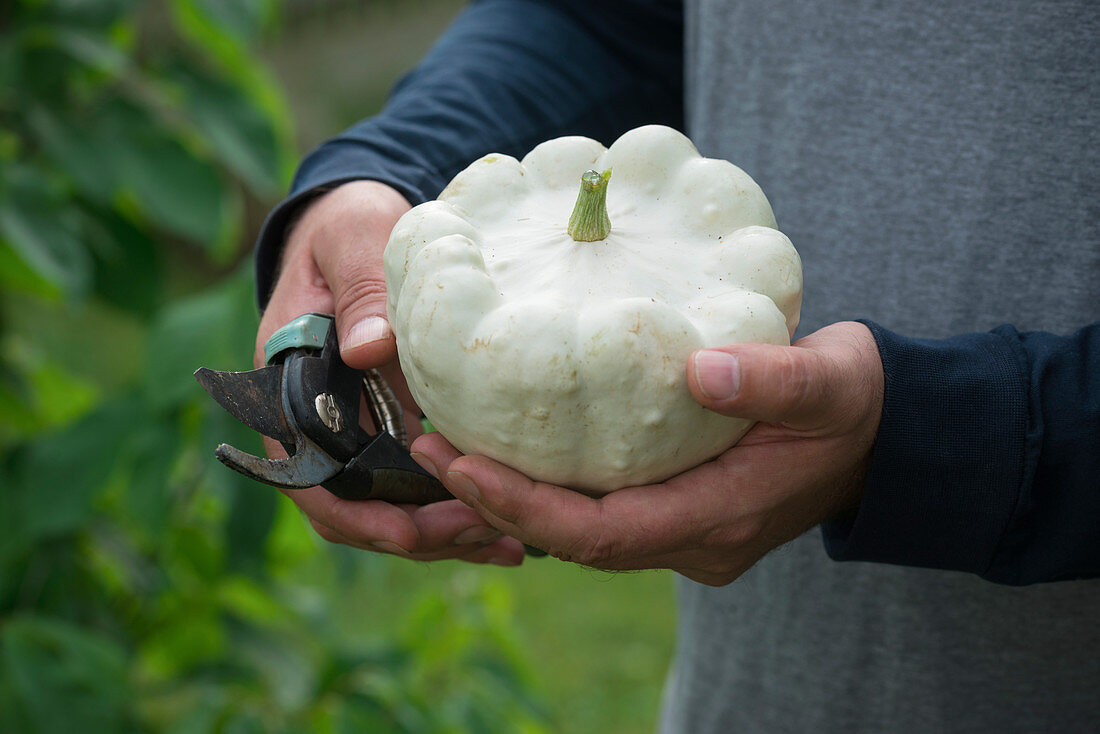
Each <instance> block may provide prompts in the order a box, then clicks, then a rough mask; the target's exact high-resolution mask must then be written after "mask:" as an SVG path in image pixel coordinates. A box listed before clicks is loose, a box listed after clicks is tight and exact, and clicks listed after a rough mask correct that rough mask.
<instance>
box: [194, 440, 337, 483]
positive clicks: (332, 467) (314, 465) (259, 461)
mask: <svg viewBox="0 0 1100 734" xmlns="http://www.w3.org/2000/svg"><path fill="white" fill-rule="evenodd" d="M214 456H216V457H218V461H220V462H221V463H223V464H225V465H226V466H228V467H229V468H230V469H233V470H235V471H238V472H240V473H241V474H244V475H245V476H246V477H248V478H249V479H255V480H256V481H257V482H263V483H264V484H271V485H274V486H276V487H282V488H283V489H306V488H307V487H313V486H315V485H318V484H320V483H321V482H325V481H328V480H329V479H330V478H332V477H333V476H334V475H335V474H337V473H339V472H340V470H341V469H343V465H342V464H340V462H338V461H336V460H335V459H333V458H332V457H331V456H329V455H328V454H326V453H325V452H323V451H320V450H315V449H314V450H310V449H309V448H304V447H300V448H299V451H298V452H297V453H296V454H294V456H291V457H288V458H286V459H263V458H260V457H259V456H253V455H252V454H246V453H245V452H244V451H241V450H240V449H238V448H236V447H234V446H230V445H229V444H227V443H223V444H221V445H220V446H218V448H217V449H215V451H214Z"/></svg>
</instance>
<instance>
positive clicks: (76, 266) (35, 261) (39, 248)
mask: <svg viewBox="0 0 1100 734" xmlns="http://www.w3.org/2000/svg"><path fill="white" fill-rule="evenodd" d="M0 176H2V177H3V181H2V182H0V196H2V198H0V240H3V241H4V242H5V243H6V244H7V245H8V246H9V247H10V248H11V250H12V251H13V252H15V253H16V254H17V255H18V256H19V258H20V260H22V261H23V263H24V264H25V265H26V266H27V267H28V268H29V269H30V270H31V271H33V272H34V273H35V274H36V275H37V276H39V277H40V278H41V279H42V280H45V281H47V282H48V283H51V284H53V285H54V286H56V287H57V288H58V289H59V290H61V291H62V292H64V293H65V294H66V295H67V296H69V297H70V298H72V299H79V298H80V297H82V296H83V295H84V294H85V293H86V292H87V290H88V286H89V284H90V281H91V258H90V257H89V255H88V251H87V250H86V249H85V247H84V245H83V244H82V243H81V241H80V237H79V234H78V232H77V227H76V225H75V223H74V221H73V217H72V214H71V212H70V211H67V209H68V206H69V203H68V202H66V201H65V200H64V199H63V198H62V197H61V196H60V194H59V193H58V192H57V191H56V190H55V189H54V188H53V187H52V186H51V185H50V183H49V181H48V180H47V179H46V178H45V176H43V175H42V173H40V172H39V171H38V170H36V169H33V168H30V167H28V166H22V165H10V166H5V167H4V168H3V169H0Z"/></svg>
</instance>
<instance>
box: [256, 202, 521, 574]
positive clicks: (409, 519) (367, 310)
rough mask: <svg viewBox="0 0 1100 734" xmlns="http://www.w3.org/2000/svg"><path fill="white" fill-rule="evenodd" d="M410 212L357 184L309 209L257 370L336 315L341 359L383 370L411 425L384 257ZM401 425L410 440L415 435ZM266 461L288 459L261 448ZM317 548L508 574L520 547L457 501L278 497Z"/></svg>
mask: <svg viewBox="0 0 1100 734" xmlns="http://www.w3.org/2000/svg"><path fill="white" fill-rule="evenodd" d="M408 210H409V204H408V202H407V201H405V199H404V198H403V197H402V196H401V195H400V194H399V193H398V192H396V191H395V190H393V189H392V188H390V187H388V186H385V185H384V184H380V183H376V182H373V181H355V182H352V183H347V184H343V185H342V186H339V187H338V188H336V189H334V190H332V191H330V192H328V193H327V194H324V195H323V196H321V197H320V198H318V199H316V200H315V201H313V202H312V203H310V205H309V206H308V208H307V209H306V211H305V212H304V214H303V215H302V217H301V218H300V219H299V221H298V222H297V224H296V225H295V226H294V227H293V229H292V230H291V233H290V236H289V237H288V238H287V242H286V248H285V250H284V252H283V258H282V266H281V268H280V274H279V279H278V281H277V282H276V284H275V290H274V292H273V293H272V296H271V301H270V302H269V304H268V306H267V309H266V310H265V311H264V315H263V319H262V320H261V321H260V330H259V333H258V334H257V335H256V353H255V357H254V361H255V363H256V366H257V367H261V366H263V359H264V356H263V346H264V343H265V342H266V341H267V339H268V337H269V336H271V334H272V333H274V331H275V330H276V329H278V328H279V327H280V326H282V325H283V324H285V323H287V322H288V321H290V320H291V319H293V318H295V317H297V316H300V315H301V314H303V313H308V312H311V311H315V312H319V313H334V314H335V315H336V329H337V334H338V338H339V342H340V356H341V357H342V358H343V360H344V362H346V363H347V364H348V365H350V366H352V367H357V368H359V369H367V368H369V367H373V368H379V369H381V371H382V373H383V375H384V376H385V377H386V380H387V381H388V382H389V383H390V385H391V386H392V387H393V389H394V392H395V393H397V395H398V397H399V398H400V399H401V402H402V404H403V405H404V406H405V408H406V414H411V415H413V416H415V415H416V413H415V410H416V406H415V405H413V402H412V398H411V397H410V396H409V392H408V388H407V386H406V385H405V379H404V377H403V376H402V375H401V371H400V369H399V367H398V365H397V343H396V342H395V341H394V337H393V332H392V331H391V330H390V327H389V323H388V322H387V320H386V283H385V277H384V275H383V271H382V251H383V250H384V249H385V247H386V241H387V240H388V239H389V235H390V230H391V229H393V225H394V223H396V222H397V220H398V219H399V218H400V217H401V215H402V214H404V213H405V212H406V211H408ZM419 425H420V424H419V422H418V421H417V420H416V418H415V417H412V418H411V419H410V420H408V427H409V429H410V436H415V435H416V433H415V432H414V431H416V430H417V429H418V428H419ZM264 444H265V446H266V447H267V452H268V455H269V456H271V457H273V458H281V457H284V456H286V452H284V451H283V449H282V447H281V446H280V445H279V444H278V443H277V442H275V441H272V440H270V439H265V441H264ZM285 494H286V495H287V496H288V497H290V498H291V499H292V500H294V502H295V503H296V504H297V505H298V507H299V508H301V510H302V511H303V512H305V513H306V515H308V516H309V518H310V522H311V523H312V525H313V527H314V529H315V530H316V531H317V533H318V534H319V535H320V536H321V537H322V538H324V539H325V540H329V541H332V542H334V543H345V544H347V545H352V546H355V547H357V548H364V549H368V550H376V551H385V552H389V553H395V554H398V555H402V556H405V557H407V558H414V559H418V560H435V559H442V558H462V559H464V560H468V561H473V562H476V563H499V564H502V565H516V564H518V563H519V562H521V561H522V559H523V547H522V545H520V544H519V542H517V541H515V540H513V539H510V538H503V537H502V536H501V534H500V533H499V532H498V531H496V530H495V529H494V528H492V527H491V526H489V525H487V524H486V523H485V521H484V520H482V519H481V517H480V516H479V515H478V514H477V513H476V512H474V511H473V510H471V509H470V508H468V507H466V506H465V505H463V504H462V503H461V502H459V501H457V500H452V501H448V502H438V503H436V504H433V505H427V506H424V507H417V506H415V505H392V504H389V503H387V502H380V501H373V500H368V501H363V502H349V501H347V500H341V499H339V498H337V497H335V496H333V495H332V494H330V493H329V492H327V491H326V490H324V489H322V488H321V487H313V488H311V489H304V490H285Z"/></svg>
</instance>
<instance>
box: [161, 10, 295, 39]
mask: <svg viewBox="0 0 1100 734" xmlns="http://www.w3.org/2000/svg"><path fill="white" fill-rule="evenodd" d="M276 8H277V4H276V3H274V2H272V0H176V2H175V10H176V13H177V14H178V15H179V16H182V17H183V18H185V19H186V22H187V23H188V25H189V26H190V27H192V28H193V29H194V30H195V31H196V33H199V34H201V35H202V36H203V37H205V38H206V39H207V42H208V43H210V44H212V45H215V46H218V45H221V44H223V43H225V42H226V40H227V39H231V42H233V43H245V42H247V41H251V40H254V39H255V38H256V37H257V36H258V35H259V34H260V31H262V30H263V29H264V27H265V26H267V25H268V24H269V23H270V21H271V20H272V19H273V18H274V15H275V11H276Z"/></svg>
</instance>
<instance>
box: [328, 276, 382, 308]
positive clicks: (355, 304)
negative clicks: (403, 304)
mask: <svg viewBox="0 0 1100 734" xmlns="http://www.w3.org/2000/svg"><path fill="white" fill-rule="evenodd" d="M345 272H348V277H347V279H346V280H344V281H343V282H342V283H341V284H340V286H339V287H338V292H337V294H336V312H337V313H340V314H343V313H349V312H352V311H354V310H355V309H361V308H362V307H363V306H365V305H377V304H384V303H385V302H386V283H385V281H384V280H383V279H382V277H381V275H380V274H379V273H377V272H375V271H374V270H373V269H368V268H366V267H365V266H363V265H358V266H356V268H355V270H352V271H345Z"/></svg>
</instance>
